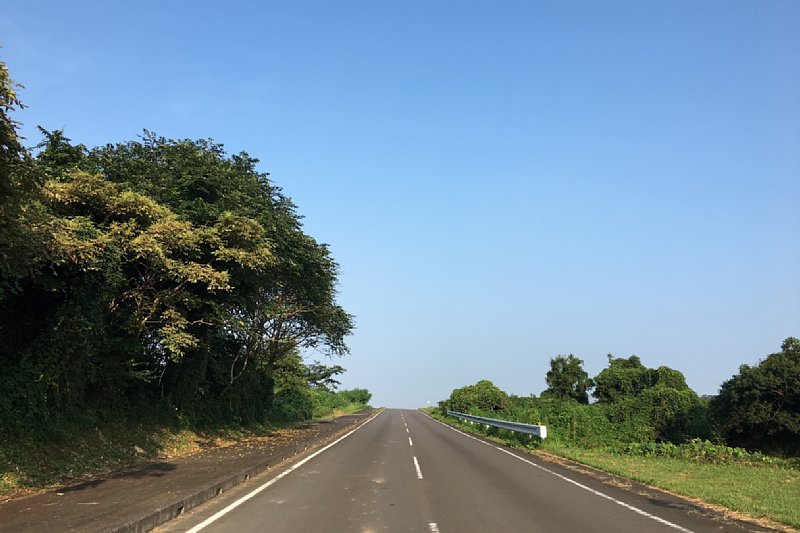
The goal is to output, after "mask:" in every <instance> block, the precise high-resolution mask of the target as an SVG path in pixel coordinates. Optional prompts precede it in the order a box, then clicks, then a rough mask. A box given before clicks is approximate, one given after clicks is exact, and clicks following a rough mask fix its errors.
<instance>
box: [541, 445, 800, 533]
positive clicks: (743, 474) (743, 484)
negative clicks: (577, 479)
mask: <svg viewBox="0 0 800 533" xmlns="http://www.w3.org/2000/svg"><path fill="white" fill-rule="evenodd" d="M543 449H545V450H547V451H548V452H550V453H554V454H556V455H560V456H562V457H566V458H568V459H572V460H573V461H577V462H579V463H583V464H586V465H589V466H593V467H595V468H599V469H601V470H605V471H607V472H611V473H612V474H617V475H620V476H624V477H627V478H630V479H634V480H636V481H640V482H642V483H646V484H648V485H652V486H655V487H660V488H662V489H666V490H669V491H671V492H674V493H677V494H682V495H684V496H689V497H691V498H697V499H699V500H702V501H704V502H707V503H712V504H716V505H721V506H723V507H725V508H727V509H731V510H733V511H736V512H740V513H745V514H747V515H749V516H752V517H755V518H767V519H770V520H775V521H778V522H781V523H783V524H786V525H789V526H792V527H795V528H800V470H796V469H790V468H783V467H773V466H755V465H745V464H742V465H739V464H726V465H719V464H710V463H700V462H697V461H692V460H688V459H676V458H671V457H642V456H629V455H623V454H618V453H612V452H608V451H605V450H597V449H595V450H586V449H580V448H569V447H561V446H557V445H553V444H546V445H545V446H543Z"/></svg>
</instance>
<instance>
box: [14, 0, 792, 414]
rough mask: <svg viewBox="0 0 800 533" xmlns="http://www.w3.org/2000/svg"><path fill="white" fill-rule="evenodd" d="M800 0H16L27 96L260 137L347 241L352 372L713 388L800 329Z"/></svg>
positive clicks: (403, 384)
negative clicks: (570, 375) (630, 366)
mask: <svg viewBox="0 0 800 533" xmlns="http://www.w3.org/2000/svg"><path fill="white" fill-rule="evenodd" d="M798 28H800V2H797V1H795V0H786V1H781V0H770V1H757V0H753V1H730V0H724V1H697V0H688V1H680V0H669V1H652V2H651V1H647V2H642V1H639V0H634V1H630V2H625V1H615V0H612V1H596V2H594V1H593V2H553V1H532V0H531V1H500V2H489V1H480V2H478V1H466V0H458V1H443V0H434V1H416V0H403V1H394V2H389V1H383V0H361V1H355V0H340V1H320V2H307V1H287V2H255V1H254V2H234V1H225V2H204V1H198V0H194V1H187V2H163V1H154V2H142V1H139V2H109V1H103V2H99V1H98V2H82V1H73V2H63V1H49V2H42V1H36V0H26V1H25V2H7V3H6V5H5V6H4V7H3V9H2V15H0V44H1V45H2V46H3V48H2V49H0V58H2V59H3V60H4V61H5V62H6V63H7V64H8V66H9V68H10V71H11V74H12V76H13V77H14V78H15V79H16V80H17V81H19V82H21V83H23V84H24V85H26V88H25V89H24V90H23V91H21V97H22V99H23V101H24V102H25V103H26V104H27V105H28V106H29V108H28V109H26V110H24V111H23V112H20V113H16V115H15V118H17V119H18V120H20V121H22V122H23V123H24V128H23V133H24V134H25V135H26V137H28V144H30V145H33V144H36V143H37V142H38V141H39V137H38V135H37V133H36V129H35V126H36V125H37V124H38V125H42V126H44V127H45V128H47V129H51V130H52V129H60V128H62V129H64V130H65V131H66V134H67V136H68V137H70V138H72V139H73V141H76V142H81V143H84V144H86V145H89V146H95V145H98V144H105V143H107V142H122V141H127V140H130V139H134V138H136V136H137V135H139V134H140V133H141V132H142V130H143V129H148V130H152V131H155V132H156V133H158V134H160V135H163V136H167V137H173V138H209V137H210V138H213V139H214V140H216V141H218V142H221V143H223V144H225V146H226V148H227V149H228V150H229V151H230V152H238V151H241V150H246V151H247V152H249V153H250V154H251V155H252V156H254V157H258V158H259V159H261V163H260V169H261V170H262V171H266V172H270V173H271V175H272V178H273V179H274V181H275V182H276V183H277V184H278V185H280V186H281V187H283V188H284V190H285V192H286V193H287V194H288V195H289V196H290V197H292V198H293V199H294V200H295V202H296V203H297V204H298V206H299V209H300V212H301V213H302V214H303V215H305V217H306V218H305V228H306V230H307V231H308V232H309V233H310V234H311V235H313V236H314V237H316V238H317V239H318V240H319V241H321V242H325V243H328V244H330V246H331V250H332V253H333V255H334V257H335V258H336V259H337V261H338V262H339V263H340V265H341V279H340V291H341V293H340V302H341V303H342V305H344V307H345V308H346V309H347V310H348V311H349V312H350V313H352V314H354V315H355V316H356V321H357V330H356V331H355V333H354V335H353V336H352V337H351V338H350V341H349V345H350V347H351V351H352V353H351V354H350V355H349V356H347V357H346V358H344V359H343V360H341V361H337V363H339V364H341V365H342V366H344V367H345V368H347V369H348V372H347V374H345V375H344V376H343V379H342V381H343V384H344V386H346V387H367V388H369V389H370V390H371V391H372V392H373V404H374V405H386V406H392V407H417V406H422V405H425V404H426V403H427V401H429V400H430V401H432V402H434V403H435V402H436V401H438V400H441V399H444V398H446V397H447V396H448V395H449V394H450V391H451V390H452V389H453V388H456V387H460V386H463V385H467V384H471V383H474V382H476V381H478V380H480V379H491V380H492V381H494V382H495V383H496V384H497V385H498V386H500V387H501V388H503V389H504V390H506V391H508V392H510V393H514V394H519V395H528V394H530V393H536V394H539V393H540V392H541V390H542V389H544V388H545V383H544V375H545V373H546V371H547V369H548V367H549V360H550V358H551V357H553V356H555V355H557V354H559V353H561V354H568V353H574V354H575V355H577V356H579V357H581V358H582V359H584V361H585V368H586V370H587V371H588V372H589V374H590V375H596V374H597V373H598V372H599V371H600V370H601V369H602V368H603V367H605V366H606V362H607V360H606V354H607V353H609V352H611V353H613V354H614V355H616V356H625V357H627V356H628V355H630V354H633V353H635V354H638V355H639V356H640V357H641V358H642V361H643V362H644V363H645V364H646V365H647V366H651V367H656V366H660V365H668V366H671V367H673V368H676V369H678V370H681V371H682V372H683V373H684V374H685V375H686V378H687V381H688V383H689V385H690V386H691V387H692V388H694V389H695V390H696V391H697V392H698V393H700V394H713V393H715V392H716V391H717V389H718V387H719V385H720V384H721V383H722V382H723V381H724V380H726V379H728V378H729V377H731V376H732V375H733V374H734V373H736V372H737V370H738V367H739V365H740V364H742V363H748V364H754V363H756V362H757V361H758V360H759V359H762V358H764V357H765V356H766V355H767V354H769V353H771V352H775V351H778V350H779V349H780V344H781V342H782V340H783V339H784V338H786V337H788V336H800V203H798V202H799V199H800V31H798Z"/></svg>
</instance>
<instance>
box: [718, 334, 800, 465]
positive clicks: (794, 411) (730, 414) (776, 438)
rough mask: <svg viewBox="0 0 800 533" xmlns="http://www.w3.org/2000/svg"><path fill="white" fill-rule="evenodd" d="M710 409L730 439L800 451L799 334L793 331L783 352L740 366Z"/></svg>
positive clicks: (733, 442) (736, 443) (770, 450)
mask: <svg viewBox="0 0 800 533" xmlns="http://www.w3.org/2000/svg"><path fill="white" fill-rule="evenodd" d="M710 410H711V415H712V419H713V420H714V423H715V426H716V428H717V430H718V431H719V432H720V433H721V435H722V436H723V437H724V438H725V440H726V441H727V443H728V444H729V445H731V446H741V447H744V448H749V449H751V450H760V451H763V452H768V453H777V454H783V455H787V456H800V340H798V339H797V338H795V337H789V338H787V339H786V340H785V341H783V344H782V345H781V351H780V352H777V353H773V354H770V355H768V356H767V358H766V359H764V360H763V361H761V362H759V364H758V365H756V366H749V365H742V366H740V367H739V373H738V374H736V375H734V376H733V377H732V378H731V379H729V380H727V381H726V382H725V383H723V384H722V387H721V388H720V392H719V395H717V396H716V397H715V398H714V399H712V400H711V405H710Z"/></svg>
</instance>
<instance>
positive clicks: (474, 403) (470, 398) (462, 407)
mask: <svg viewBox="0 0 800 533" xmlns="http://www.w3.org/2000/svg"><path fill="white" fill-rule="evenodd" d="M507 405H508V394H506V393H505V392H504V391H502V390H501V389H500V388H498V387H497V386H496V385H495V384H494V383H492V382H491V381H489V380H488V379H483V380H481V381H479V382H477V383H476V384H475V385H467V386H466V387H461V388H460V389H455V390H453V392H452V393H451V394H450V399H449V400H448V408H449V409H451V410H453V411H459V412H466V413H469V412H470V411H472V410H473V409H478V410H485V411H499V410H500V409H503V408H505V407H506V406H507Z"/></svg>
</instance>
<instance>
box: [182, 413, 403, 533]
mask: <svg viewBox="0 0 800 533" xmlns="http://www.w3.org/2000/svg"><path fill="white" fill-rule="evenodd" d="M382 412H383V411H378V412H377V413H375V414H374V415H372V416H371V417H370V418H369V419H368V420H367V421H366V422H364V423H363V424H361V425H360V426H358V427H357V428H355V429H353V430H352V431H349V432H348V433H346V434H344V435H342V436H341V437H339V438H338V439H336V440H335V441H333V442H331V443H330V444H328V445H327V446H325V447H324V448H320V449H319V450H317V451H315V452H314V453H312V454H311V455H309V456H308V457H306V458H305V459H303V460H302V461H300V462H298V463H297V464H295V465H292V466H291V467H289V468H288V469H286V470H284V471H283V472H281V473H280V474H278V475H277V476H275V477H274V478H272V479H270V480H269V481H267V482H266V483H264V484H263V485H261V486H260V487H258V488H256V489H255V490H253V491H252V492H249V493H248V494H245V495H244V496H242V497H241V498H239V499H238V500H236V501H235V502H233V503H232V504H230V505H229V506H227V507H226V508H224V509H222V510H221V511H219V512H217V513H216V514H214V515H212V516H210V517H208V518H206V519H205V520H203V521H202V522H200V523H199V524H197V525H196V526H194V527H193V528H192V529H190V530H188V531H187V532H186V533H197V532H198V531H200V530H202V529H204V528H205V527H206V526H208V525H210V524H212V523H214V522H216V521H217V520H219V519H220V518H222V517H223V516H225V515H226V514H228V513H229V512H231V511H233V510H234V509H236V508H237V507H239V506H240V505H241V504H243V503H244V502H246V501H247V500H249V499H250V498H252V497H253V496H255V495H256V494H258V493H259V492H261V491H262V490H264V489H266V488H267V487H269V486H271V485H273V484H275V483H276V482H277V481H278V480H279V479H281V478H283V477H284V476H287V475H289V474H291V473H292V472H294V471H295V470H297V469H298V468H300V467H301V466H303V465H304V464H306V463H307V462H309V461H310V460H311V459H313V458H314V457H316V456H318V455H319V454H321V453H322V452H324V451H325V450H327V449H328V448H331V447H333V446H336V445H337V444H339V443H340V442H342V441H343V440H344V439H346V438H347V437H349V436H350V435H352V434H353V433H355V432H356V431H358V430H359V429H361V428H363V427H364V426H366V425H367V424H369V423H370V422H372V421H373V420H375V417H377V416H378V415H380V414H381V413H382ZM414 461H416V457H415V458H414ZM418 470H419V468H418Z"/></svg>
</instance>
